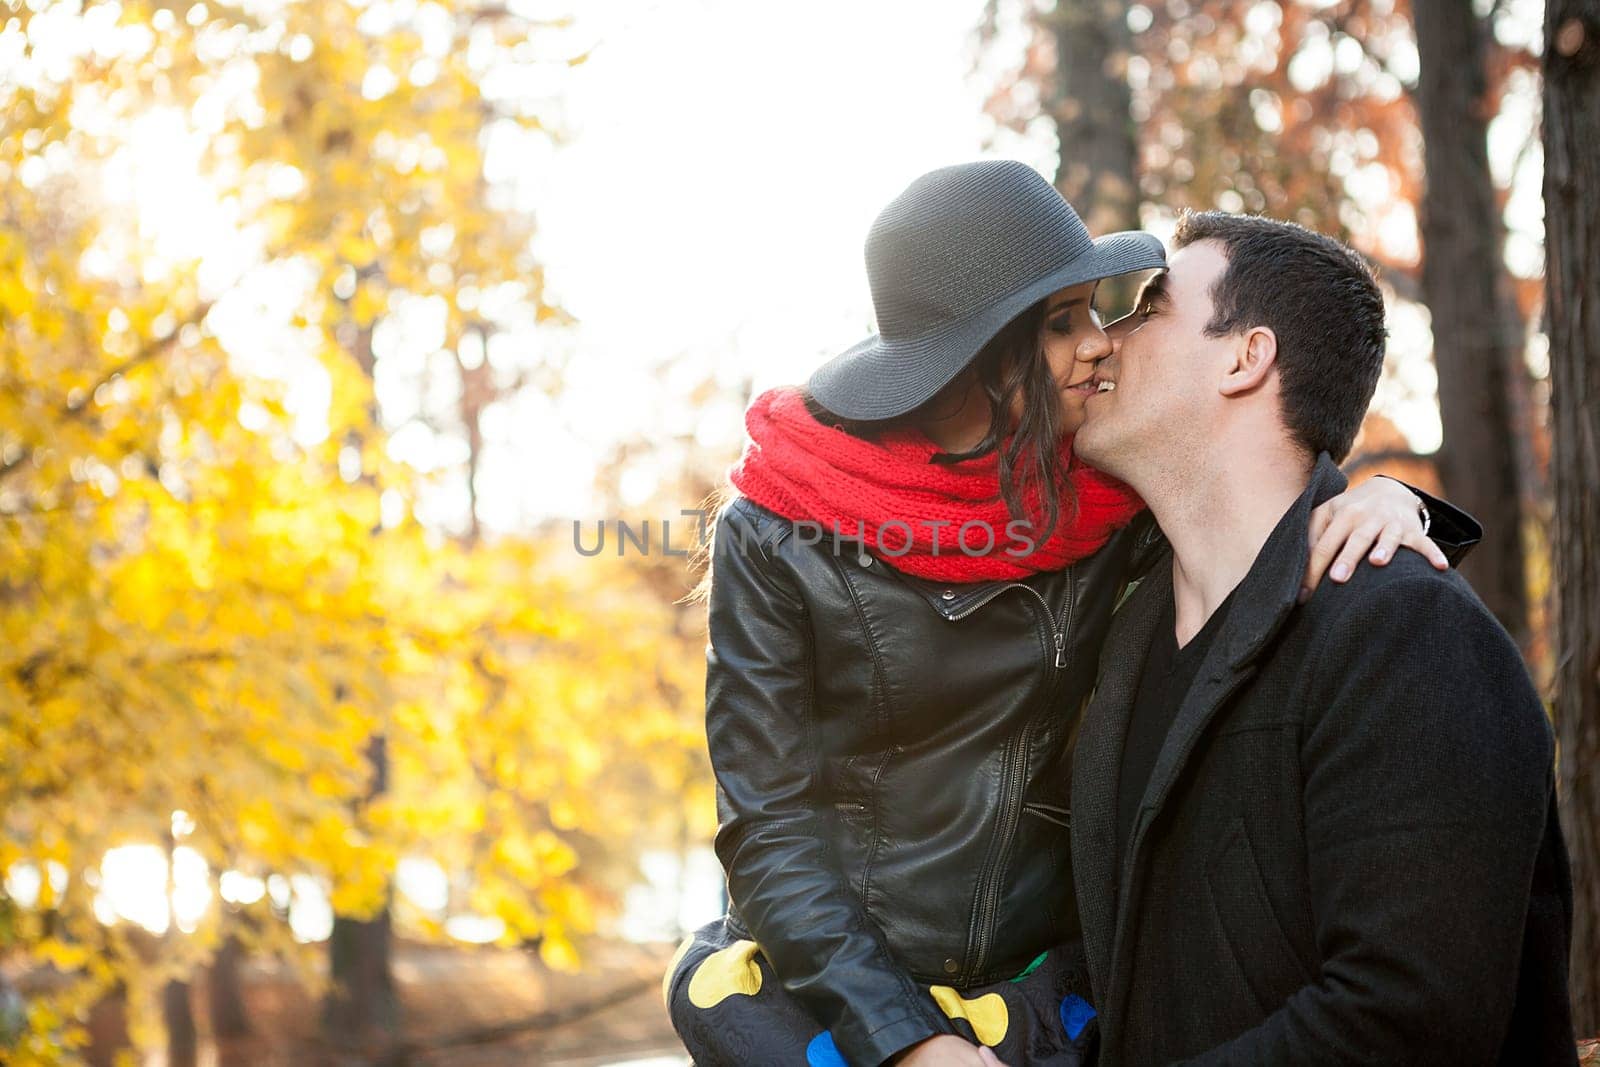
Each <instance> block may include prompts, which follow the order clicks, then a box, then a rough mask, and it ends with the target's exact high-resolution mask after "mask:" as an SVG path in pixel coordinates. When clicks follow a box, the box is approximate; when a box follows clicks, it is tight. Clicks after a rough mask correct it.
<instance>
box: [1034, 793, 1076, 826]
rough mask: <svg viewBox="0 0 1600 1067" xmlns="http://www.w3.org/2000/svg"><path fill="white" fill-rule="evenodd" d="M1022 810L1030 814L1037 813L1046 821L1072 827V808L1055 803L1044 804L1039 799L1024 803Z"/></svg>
mask: <svg viewBox="0 0 1600 1067" xmlns="http://www.w3.org/2000/svg"><path fill="white" fill-rule="evenodd" d="M1022 810H1023V811H1024V812H1026V813H1027V814H1029V815H1037V816H1038V817H1039V818H1041V819H1044V820H1045V821H1046V822H1053V823H1055V824H1056V825H1057V826H1063V827H1067V828H1068V829H1070V828H1071V827H1072V809H1071V808H1063V807H1060V806H1058V805H1055V804H1042V803H1040V802H1039V801H1037V800H1030V801H1029V802H1028V803H1026V804H1024V805H1022Z"/></svg>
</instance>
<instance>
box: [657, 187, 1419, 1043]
mask: <svg viewBox="0 0 1600 1067" xmlns="http://www.w3.org/2000/svg"><path fill="white" fill-rule="evenodd" d="M866 251H867V266H868V273H869V280H870V282H871V285H872V293H873V302H874V306H875V309H876V312H877V319H878V325H879V331H880V332H879V334H878V335H876V336H874V337H871V338H868V339H867V340H866V341H863V342H862V343H861V344H858V345H856V346H855V347H854V348H852V349H850V350H849V351H848V352H845V353H843V354H842V355H840V356H838V357H836V358H835V359H833V360H831V361H829V362H828V363H826V364H824V365H823V366H822V367H821V368H819V369H818V370H817V371H816V372H815V373H814V374H813V375H812V376H811V378H810V380H809V382H808V384H807V388H806V389H803V390H802V389H796V388H778V389H772V390H768V391H767V392H765V393H763V394H761V395H760V396H758V397H756V398H755V400H754V401H753V402H752V404H751V405H750V408H749V410H748V411H747V413H746V426H747V428H748V431H749V436H750V443H749V444H748V446H747V448H746V450H745V453H744V455H743V456H742V457H741V459H740V461H739V463H738V464H736V465H735V466H734V467H733V468H732V470H731V471H730V472H729V477H730V484H729V485H728V486H726V487H724V489H723V492H722V493H721V494H720V495H719V496H718V498H717V502H716V506H715V511H716V516H717V517H716V522H715V525H714V527H713V531H714V532H713V538H712V541H711V545H710V552H709V554H710V563H711V566H710V570H709V572H708V574H707V576H706V581H704V582H702V586H701V589H700V592H701V593H702V594H704V595H707V596H708V599H709V606H708V632H709V643H708V646H707V659H706V664H707V675H706V732H707V740H708V743H709V746H710V754H711V762H712V766H713V769H714V771H715V775H716V779H717V786H718V788H717V797H718V814H719V817H720V826H719V829H718V832H717V836H716V842H715V844H716V850H717V853H718V856H719V858H720V859H721V861H722V864H723V866H724V868H725V870H726V872H727V878H728V893H729V899H730V905H729V908H728V912H727V914H726V915H725V916H724V917H722V918H720V919H718V920H716V921H714V922H712V923H710V924H708V925H707V926H705V927H703V928H702V929H700V930H698V931H696V932H695V933H694V934H693V935H692V936H690V937H689V938H688V939H686V940H685V941H684V943H683V945H682V946H680V948H679V950H678V953H677V955H676V957H675V958H674V960H673V963H672V965H671V966H670V967H669V969H668V973H667V975H666V977H665V981H664V989H663V992H664V995H665V997H666V999H667V1002H668V1007H669V1011H670V1013H671V1016H672V1020H673V1024H674V1026H675V1027H676V1029H677V1031H678V1033H679V1035H680V1036H681V1037H682V1039H683V1041H684V1043H685V1045H686V1046H687V1047H688V1048H689V1050H690V1052H691V1053H692V1055H693V1056H694V1059H695V1062H696V1063H697V1064H700V1065H701V1067H711V1065H716V1064H738V1065H745V1064H763V1065H765V1064H813V1065H821V1064H830V1065H837V1064H845V1063H848V1064H851V1065H856V1067H875V1065H877V1064H881V1063H885V1062H895V1063H900V1064H905V1065H908V1067H921V1065H930V1064H966V1065H976V1064H980V1063H993V1062H995V1060H994V1057H995V1056H998V1057H999V1059H1000V1060H1001V1061H1003V1062H1005V1063H1010V1064H1024V1063H1027V1064H1074V1063H1078V1062H1080V1059H1081V1057H1082V1056H1083V1055H1084V1054H1085V1053H1086V1052H1087V1046H1088V1043H1089V1042H1090V1041H1091V1040H1092V1038H1093V1035H1094V1024H1093V1021H1092V1017H1093V1009H1092V1007H1091V1006H1090V1005H1089V1004H1088V1003H1087V985H1086V981H1085V979H1084V977H1083V976H1082V973H1081V970H1080V965H1079V962H1078V957H1077V951H1078V928H1077V914H1076V906H1075V903H1074V898H1073V891H1072V874H1071V867H1070V857H1069V851H1070V839H1069V831H1068V826H1069V819H1070V812H1069V810H1068V797H1069V795H1070V790H1069V782H1068V780H1067V768H1068V767H1069V766H1070V763H1069V760H1068V752H1069V742H1070V740H1071V737H1072V735H1073V732H1074V730H1075V727H1076V723H1077V715H1078V713H1079V711H1080V710H1081V707H1082V705H1083V702H1084V700H1085V698H1086V697H1087V696H1088V694H1089V692H1090V691H1091V689H1092V687H1093V683H1094V678H1095V672H1096V663H1097V657H1098V653H1099V648H1100V645H1101V642H1102V640H1103V638H1104V636H1105V633H1106V629H1107V626H1108V624H1109V621H1110V618H1111V613H1112V611H1113V609H1114V606H1115V604H1116V603H1117V602H1118V599H1119V596H1120V595H1121V593H1122V591H1123V590H1124V588H1125V587H1126V585H1127V584H1128V582H1130V581H1131V580H1135V579H1136V578H1137V576H1138V575H1139V574H1140V573H1141V568H1142V567H1143V566H1145V565H1146V561H1147V560H1148V559H1149V557H1150V556H1151V554H1152V549H1153V548H1154V547H1155V546H1157V545H1158V544H1159V540H1160V533H1159V531H1158V530H1156V528H1155V527H1154V525H1153V523H1152V522H1151V521H1150V520H1149V518H1148V516H1147V515H1145V514H1144V513H1143V512H1142V506H1141V503H1140V502H1139V501H1138V500H1137V498H1135V497H1134V496H1133V494H1132V493H1131V492H1130V491H1129V490H1128V489H1127V488H1126V487H1125V486H1123V485H1121V484H1120V483H1118V482H1116V481H1114V480H1113V479H1111V478H1109V477H1106V476H1104V475H1101V474H1099V473H1097V472H1096V471H1093V470H1091V469H1089V468H1087V467H1084V466H1083V465H1081V464H1079V463H1077V462H1075V461H1074V460H1073V457H1072V450H1071V442H1072V434H1073V432H1074V431H1075V430H1076V429H1077V427H1078V425H1079V424H1080V422H1081V421H1082V419H1083V409H1084V399H1085V397H1086V396H1087V395H1089V393H1090V392H1091V391H1092V388H1093V386H1092V384H1091V382H1092V379H1093V370H1094V365H1095V362H1096V361H1097V360H1099V359H1101V358H1103V357H1104V356H1105V355H1107V354H1108V353H1109V352H1110V344H1109V342H1108V340H1107V338H1106V335H1105V333H1104V331H1103V330H1102V329H1101V324H1100V321H1099V318H1098V314H1097V311H1096V308H1095V290H1096V285H1097V283H1098V281H1099V280H1100V279H1102V278H1106V277H1112V276H1116V275H1120V274H1126V273H1131V272H1135V271H1141V270H1149V269H1155V268H1159V267H1161V266H1162V265H1163V263H1164V257H1163V254H1162V249H1161V245H1160V242H1159V241H1157V240H1156V239H1155V238H1153V237H1151V236H1150V235H1147V234H1139V233H1121V234H1113V235H1110V236H1107V237H1102V238H1100V239H1098V240H1093V239H1091V238H1090V236H1089V234H1088V233H1087V232H1086V231H1085V229H1084V227H1083V224H1082V222H1081V221H1080V220H1079V219H1078V216H1077V214H1076V213H1075V212H1074V211H1073V210H1072V208H1071V207H1070V206H1069V205H1068V204H1067V203H1066V201H1064V200H1063V199H1062V198H1061V197H1060V196H1059V194H1057V193H1056V192H1055V190H1054V189H1053V188H1051V187H1050V185H1049V184H1048V183H1047V182H1045V181H1044V179H1043V178H1041V177H1039V175H1038V174H1036V173H1035V172H1034V171H1032V170H1031V169H1030V168H1028V167H1026V166H1024V165H1022V164H1019V163H1012V162H984V163H975V164H967V165H962V166H956V167H947V168H943V169H941V170H937V171H933V172H931V173H930V174H927V175H924V176H923V177H921V178H919V179H917V181H915V182H913V183H912V185H911V186H910V187H909V188H908V189H907V190H906V191H905V192H904V193H902V194H901V196H900V197H898V198H897V199H896V200H895V201H894V202H892V203H891V204H890V205H889V206H888V207H887V208H885V210H884V211H883V213H882V214H880V215H879V217H878V219H877V220H876V221H875V222H874V224H873V227H872V231H871V233H870V234H869V236H868V238H867V248H866ZM1172 432H1174V433H1181V432H1183V431H1182V428H1181V427H1173V428H1172ZM1429 503H1430V504H1432V505H1433V506H1434V511H1435V513H1439V512H1442V511H1444V509H1445V507H1446V506H1444V505H1440V504H1439V503H1438V502H1437V501H1431V500H1430V501H1429ZM1324 507H1325V508H1326V509H1327V511H1326V512H1325V513H1324V514H1323V516H1322V519H1323V521H1322V522H1321V523H1320V524H1319V526H1320V527H1322V528H1324V532H1323V533H1322V535H1321V539H1320V541H1319V543H1318V547H1317V551H1316V553H1315V554H1314V556H1313V563H1312V567H1311V571H1310V573H1308V575H1307V582H1308V584H1311V583H1314V582H1315V581H1316V579H1317V578H1318V577H1320V575H1321V572H1322V570H1323V569H1324V568H1326V566H1327V564H1328V563H1329V562H1330V560H1331V559H1332V556H1333V552H1334V549H1335V548H1337V549H1339V561H1338V564H1339V565H1340V566H1343V567H1346V568H1348V567H1352V566H1354V565H1355V563H1356V561H1358V560H1359V559H1360V558H1361V557H1362V556H1363V555H1366V554H1367V553H1368V551H1369V550H1371V557H1370V558H1371V559H1372V561H1373V562H1376V563H1382V562H1384V561H1386V560H1387V558H1388V557H1389V556H1390V555H1392V553H1393V551H1394V550H1395V548H1396V547H1397V546H1398V545H1400V544H1405V545H1408V546H1410V547H1412V548H1415V549H1416V550H1418V551H1421V552H1424V553H1426V554H1428V555H1429V556H1430V558H1432V559H1433V560H1434V561H1435V563H1436V565H1439V566H1448V563H1447V562H1446V560H1445V557H1444V556H1443V554H1442V553H1441V552H1440V551H1439V549H1438V547H1437V546H1436V545H1434V544H1432V543H1431V542H1430V541H1428V539H1427V538H1426V537H1425V536H1424V533H1425V530H1424V524H1423V522H1422V521H1421V517H1420V516H1419V511H1418V500H1417V497H1416V496H1414V495H1413V494H1412V492H1411V491H1410V490H1408V489H1406V488H1405V487H1403V486H1401V485H1399V484H1398V483H1395V482H1393V481H1387V480H1382V479H1375V480H1374V481H1373V482H1369V483H1366V484H1365V485H1363V486H1360V487H1358V488H1356V489H1354V490H1352V491H1350V492H1349V493H1346V494H1345V495H1344V496H1342V497H1340V498H1338V499H1337V500H1335V501H1331V502H1330V504H1329V505H1325V506H1324ZM1352 534H1354V536H1352ZM1375 542H1376V547H1374V543H1375ZM1339 573H1340V572H1339V571H1338V570H1336V571H1335V577H1338V575H1339ZM1346 573H1347V572H1346ZM991 1050H992V1051H991Z"/></svg>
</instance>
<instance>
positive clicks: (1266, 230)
mask: <svg viewBox="0 0 1600 1067" xmlns="http://www.w3.org/2000/svg"><path fill="white" fill-rule="evenodd" d="M1196 241H1216V242H1218V243H1219V244H1221V245H1222V246H1223V249H1224V251H1225V253H1226V255H1227V257H1228V266H1227V269H1226V270H1224V271H1223V273H1222V276H1221V277H1220V278H1218V279H1217V281H1216V282H1215V283H1214V284H1213V285H1212V287H1211V302H1212V305H1213V308H1214V310H1213V312H1212V316H1211V321H1210V322H1208V323H1206V327H1205V332H1206V334H1207V335H1208V336H1210V337H1225V336H1227V335H1229V334H1234V333H1239V332H1240V331H1242V330H1247V329H1250V328H1251V327H1254V326H1265V327H1267V328H1269V329H1270V330H1272V332H1273V333H1274V334H1275V335H1277V338H1278V371H1279V373H1280V375H1281V376H1282V378H1281V380H1282V390H1281V395H1282V397H1283V419H1284V423H1285V424H1286V425H1287V426H1288V428H1289V432H1290V434H1292V435H1293V437H1294V439H1295V441H1296V442H1297V443H1299V444H1300V445H1301V446H1302V447H1304V448H1305V449H1306V450H1307V451H1309V452H1310V454H1311V455H1312V456H1313V457H1315V456H1316V455H1317V453H1319V452H1323V451H1326V452H1327V453H1328V454H1329V455H1330V456H1332V457H1333V459H1334V461H1335V462H1343V461H1344V458H1345V456H1347V455H1349V453H1350V446H1351V444H1353V443H1354V442H1355V439H1356V432H1357V431H1358V430H1360V428H1361V420H1362V418H1363V417H1364V416H1365V415H1366V413H1367V405H1368V404H1370V403H1371V402H1372V393H1373V390H1374V389H1376V388H1377V386H1378V375H1379V374H1380V373H1381V372H1382V370H1383V350H1384V341H1385V338H1386V337H1387V335H1388V331H1387V330H1386V329H1385V328H1384V325H1383V318H1384V315H1383V294H1382V293H1381V292H1379V290H1378V283H1377V280H1376V279H1375V278H1374V277H1373V275H1372V271H1371V269H1370V268H1368V266H1367V264H1366V262H1365V261H1364V260H1363V259H1362V258H1361V256H1360V255H1358V254H1357V253H1356V252H1355V251H1353V250H1351V249H1350V248H1347V247H1346V246H1344V245H1343V244H1340V243H1339V242H1338V241H1336V240H1334V239H1333V238H1331V237H1327V236H1325V235H1323V234H1320V233H1314V232H1312V231H1311V230H1308V229H1306V228H1305V227H1303V226H1297V225H1295V224H1294V223H1292V222H1280V221H1278V220H1277V219H1267V218H1262V217H1260V216H1256V215H1230V214H1228V213H1227V212H1224V211H1202V212H1198V213H1194V212H1185V213H1184V214H1183V215H1182V216H1181V217H1180V218H1179V219H1178V228H1177V231H1176V233H1175V234H1174V235H1173V244H1174V245H1175V246H1176V247H1178V248H1182V247H1183V246H1184V245H1189V244H1193V243H1194V242H1196Z"/></svg>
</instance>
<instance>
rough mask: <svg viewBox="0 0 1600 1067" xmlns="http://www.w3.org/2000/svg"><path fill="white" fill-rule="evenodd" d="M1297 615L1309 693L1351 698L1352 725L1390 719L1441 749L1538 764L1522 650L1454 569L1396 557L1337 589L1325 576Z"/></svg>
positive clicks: (1541, 750) (1537, 715) (1540, 724)
mask: <svg viewBox="0 0 1600 1067" xmlns="http://www.w3.org/2000/svg"><path fill="white" fill-rule="evenodd" d="M1302 612H1303V618H1302V619H1301V621H1300V623H1299V625H1300V626H1301V627H1302V628H1303V629H1302V632H1301V647H1302V648H1303V649H1305V650H1306V657H1305V660H1304V661H1303V662H1302V664H1301V667H1302V668H1303V674H1302V680H1303V684H1305V685H1306V686H1308V687H1310V688H1311V690H1312V691H1315V692H1326V693H1328V694H1342V696H1343V697H1347V698H1350V701H1351V702H1352V703H1353V705H1355V706H1356V707H1355V708H1353V710H1352V713H1353V714H1355V715H1356V716H1357V718H1362V719H1365V718H1368V717H1371V716H1378V717H1380V718H1382V717H1387V716H1391V715H1396V714H1398V715H1401V716H1403V717H1405V718H1408V719H1411V720H1414V721H1416V722H1417V723H1419V724H1421V723H1431V724H1433V727H1434V729H1433V730H1432V733H1431V736H1433V737H1435V738H1436V739H1437V740H1440V741H1441V742H1445V741H1448V742H1449V743H1451V744H1461V745H1466V746H1469V747H1470V746H1474V745H1489V744H1495V745H1505V744H1510V745H1513V746H1516V747H1519V748H1521V749H1523V750H1525V751H1527V752H1529V753H1531V754H1532V755H1533V757H1534V763H1539V761H1541V760H1543V758H1544V754H1545V753H1546V751H1547V749H1548V748H1549V746H1550V744H1551V731H1550V723H1549V718H1548V716H1547V715H1546V713H1545V710H1544V704H1543V702H1542V701H1541V700H1540V698H1539V694H1538V690H1537V688H1536V687H1535V686H1534V684H1533V679H1532V677H1531V676H1530V675H1529V673H1528V670H1527V666H1526V664H1525V663H1524V661H1523V659H1522V652H1521V650H1520V649H1519V648H1518V647H1517V645H1516V642H1515V641H1514V640H1513V639H1512V637H1511V635H1510V634H1509V633H1507V632H1506V629H1505V627H1504V626H1502V625H1501V624H1500V622H1499V620H1498V619H1496V618H1495V617H1494V614H1493V613H1492V612H1491V611H1490V610H1489V609H1488V608H1487V607H1486V606H1485V605H1484V603H1483V601H1482V600H1481V599H1480V598H1479V597H1478V594H1477V593H1476V592H1474V591H1473V589H1472V587H1471V586H1470V585H1469V584H1468V583H1467V581H1466V579H1464V578H1462V577H1461V575H1460V574H1459V573H1458V572H1456V571H1455V570H1453V569H1452V570H1448V571H1440V570H1436V569H1435V568H1434V567H1433V565H1432V564H1430V563H1428V562H1427V560H1425V559H1424V558H1423V557H1422V556H1420V555H1418V554H1417V553H1414V552H1409V551H1402V552H1401V553H1400V554H1399V555H1398V556H1397V557H1396V558H1395V559H1394V560H1392V561H1391V562H1390V563H1389V565H1388V566H1387V567H1373V566H1371V565H1369V564H1367V563H1363V564H1362V565H1361V566H1360V567H1359V568H1358V569H1357V571H1356V573H1355V574H1354V575H1352V576H1351V578H1350V580H1349V581H1348V582H1345V583H1343V584H1339V583H1334V582H1330V581H1328V580H1326V579H1324V580H1323V582H1322V583H1321V584H1320V585H1319V586H1318V587H1317V591H1316V593H1315V594H1313V596H1312V598H1311V599H1310V600H1309V601H1308V602H1307V603H1306V604H1305V606H1304V608H1303V609H1302ZM1494 738H1498V740H1493V739H1494Z"/></svg>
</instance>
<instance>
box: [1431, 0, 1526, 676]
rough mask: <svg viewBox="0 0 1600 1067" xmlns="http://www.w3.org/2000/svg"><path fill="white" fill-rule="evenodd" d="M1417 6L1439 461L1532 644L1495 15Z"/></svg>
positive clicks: (1479, 584)
mask: <svg viewBox="0 0 1600 1067" xmlns="http://www.w3.org/2000/svg"><path fill="white" fill-rule="evenodd" d="M1412 9H1413V17H1414V18H1415V21H1416V34H1417V55H1418V59H1419V61H1420V76H1419V78H1418V81H1417V93H1416V103H1417V110H1418V116H1419V118H1420V120H1421V126H1422V135H1423V143H1424V148H1425V156H1424V159H1425V163H1426V170H1427V190H1426V192H1425V193H1424V194H1423V199H1422V238H1423V264H1422V295H1423V299H1424V300H1426V301H1427V304H1428V309H1429V311H1430V312H1431V313H1432V317H1433V354H1434V363H1435V365H1436V366H1437V368H1438V372H1439V414H1440V416H1441V419H1442V421H1443V423H1444V445H1443V447H1442V448H1441V449H1440V458H1439V471H1440V475H1441V476H1442V478H1443V480H1444V488H1445V491H1446V492H1447V493H1448V494H1449V495H1450V499H1451V501H1452V502H1454V503H1456V504H1458V505H1460V506H1461V507H1463V508H1465V509H1466V510H1467V511H1469V512H1471V513H1472V514H1473V515H1474V516H1476V517H1477V519H1478V520H1479V521H1480V522H1482V523H1483V529H1484V539H1483V543H1482V544H1481V545H1479V546H1478V548H1477V549H1475V550H1474V551H1473V553H1472V555H1471V557H1469V558H1468V559H1467V561H1466V563H1465V564H1464V565H1463V566H1462V568H1461V569H1462V573H1463V575H1464V576H1465V577H1466V578H1467V579H1468V580H1470V581H1471V582H1472V585H1473V588H1474V589H1476V590H1477V592H1478V595H1479V596H1480V597H1482V598H1483V602H1484V603H1485V604H1487V605H1488V607H1489V609H1490V610H1491V611H1493V612H1494V614H1495V617H1496V618H1498V619H1499V620H1500V622H1501V624H1502V625H1504V626H1505V628H1506V629H1507V630H1508V631H1510V633H1511V635H1512V637H1514V638H1515V639H1516V641H1517V644H1518V645H1519V646H1521V647H1522V648H1523V650H1524V651H1526V650H1527V648H1528V643H1529V637H1530V634H1529V630H1528V592H1527V577H1526V572H1525V571H1524V564H1523V554H1522V522H1523V501H1524V499H1525V494H1524V493H1523V487H1522V484H1521V483H1522V476H1521V471H1520V466H1521V465H1520V463H1519V460H1518V456H1519V452H1520V450H1524V449H1526V448H1527V447H1528V446H1527V443H1526V433H1527V428H1526V427H1523V426H1521V425H1519V424H1518V423H1517V420H1516V416H1515V410H1516V404H1515V396H1516V393H1517V390H1519V389H1523V388H1525V387H1526V382H1525V381H1523V380H1522V379H1524V378H1525V377H1526V375H1527V371H1526V369H1525V366H1524V363H1523V347H1524V346H1523V333H1522V323H1521V322H1520V321H1519V316H1518V314H1517V310H1516V304H1515V303H1514V302H1513V300H1512V297H1511V290H1510V280H1509V278H1508V277H1507V275H1506V269H1505V261H1504V250H1503V246H1504V238H1505V234H1504V231H1505V226H1504V223H1503V222H1502V220H1501V217H1500V210H1499V207H1498V205H1497V203H1496V199H1495V190H1494V183H1493V181H1492V179H1491V177H1490V174H1489V159H1488V142H1487V133H1488V118H1489V115H1488V106H1487V105H1488V101H1487V98H1486V82H1487V74H1486V69H1485V48H1486V41H1485V38H1486V35H1487V33H1488V27H1487V25H1486V23H1485V22H1484V21H1483V20H1482V19H1479V18H1478V17H1477V16H1476V15H1475V14H1474V13H1473V8H1472V5H1471V4H1468V3H1465V2H1464V0H1416V2H1415V3H1414V4H1413V5H1412Z"/></svg>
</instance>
